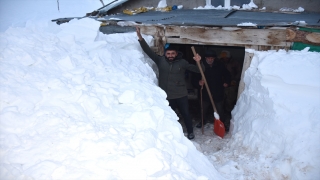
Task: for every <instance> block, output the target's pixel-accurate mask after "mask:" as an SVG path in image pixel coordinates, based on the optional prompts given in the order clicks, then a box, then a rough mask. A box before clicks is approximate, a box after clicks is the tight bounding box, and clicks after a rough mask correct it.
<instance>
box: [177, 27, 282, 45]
mask: <svg viewBox="0 0 320 180" xmlns="http://www.w3.org/2000/svg"><path fill="white" fill-rule="evenodd" d="M180 38H186V39H190V40H196V41H199V42H202V43H220V44H223V43H227V44H228V43H230V44H242V45H268V46H284V45H285V41H286V31H285V30H282V29H275V30H269V29H239V30H235V31H225V30H222V29H210V28H194V27H181V31H180Z"/></svg>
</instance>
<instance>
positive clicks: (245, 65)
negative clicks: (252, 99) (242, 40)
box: [237, 46, 258, 99]
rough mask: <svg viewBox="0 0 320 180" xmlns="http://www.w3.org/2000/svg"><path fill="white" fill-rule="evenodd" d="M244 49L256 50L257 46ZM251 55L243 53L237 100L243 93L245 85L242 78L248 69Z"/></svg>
mask: <svg viewBox="0 0 320 180" xmlns="http://www.w3.org/2000/svg"><path fill="white" fill-rule="evenodd" d="M246 49H255V50H258V46H246ZM253 55H254V54H252V53H248V52H245V55H244V61H243V66H242V72H241V79H240V82H239V88H238V97H237V99H239V97H240V95H241V93H242V92H243V91H244V87H245V83H244V80H243V78H244V74H245V72H246V70H247V69H248V68H249V67H250V64H251V61H252V58H253Z"/></svg>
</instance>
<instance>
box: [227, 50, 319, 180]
mask: <svg viewBox="0 0 320 180" xmlns="http://www.w3.org/2000/svg"><path fill="white" fill-rule="evenodd" d="M247 51H249V52H251V53H254V57H253V59H252V62H251V65H250V67H249V69H248V70H247V71H246V72H245V76H244V82H245V90H244V92H243V93H242V94H241V96H240V98H239V100H238V102H237V105H236V106H235V109H234V110H233V111H232V115H233V119H234V120H233V123H234V129H233V132H232V133H233V139H232V141H231V144H230V145H229V146H230V147H231V148H233V149H234V150H235V151H237V152H239V151H240V152H241V150H242V152H245V153H244V154H241V155H239V156H252V160H253V162H255V163H256V164H257V165H259V166H262V167H263V168H264V169H265V171H266V172H268V171H269V174H265V176H264V177H266V178H267V179H268V178H270V179H278V178H279V177H282V178H283V179H319V177H320V171H319V169H320V53H317V52H308V50H307V49H305V50H304V51H289V52H286V51H284V50H280V51H278V52H276V51H266V52H259V51H253V50H247ZM236 154H237V153H236ZM238 154H239V153H238ZM261 177H263V176H262V175H261Z"/></svg>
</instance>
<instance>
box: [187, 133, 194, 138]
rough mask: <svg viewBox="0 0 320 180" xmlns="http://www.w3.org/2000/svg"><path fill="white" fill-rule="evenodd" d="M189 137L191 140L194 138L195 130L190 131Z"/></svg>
mask: <svg viewBox="0 0 320 180" xmlns="http://www.w3.org/2000/svg"><path fill="white" fill-rule="evenodd" d="M188 139H189V140H191V139H194V134H193V132H192V133H188Z"/></svg>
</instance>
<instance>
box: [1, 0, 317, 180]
mask: <svg viewBox="0 0 320 180" xmlns="http://www.w3.org/2000/svg"><path fill="white" fill-rule="evenodd" d="M82 1H83V2H84V3H88V2H92V1H89V0H82ZM23 2H24V3H22V1H21V2H20V3H22V4H20V6H23V7H25V10H29V11H30V13H29V14H30V15H31V14H32V13H34V16H33V17H31V16H28V17H25V16H26V15H25V12H23V13H22V12H21V13H20V12H17V13H15V14H14V15H11V16H10V17H9V16H1V18H0V20H1V22H10V23H4V24H2V26H1V28H2V30H1V31H2V32H0V39H1V43H0V52H1V54H0V63H1V64H0V97H1V98H0V143H1V145H0V152H1V153H0V179H199V180H200V179H219V180H220V179H319V178H320V174H319V171H318V170H319V169H320V157H319V156H320V155H319V151H320V143H319V142H320V132H319V131H318V130H319V129H320V123H319V117H320V111H319V109H320V81H319V79H320V53H316V52H309V51H308V49H305V50H303V51H288V52H287V51H284V50H280V51H278V52H277V51H255V50H250V49H247V50H246V51H247V52H249V53H253V54H254V58H253V59H252V63H251V65H250V67H249V69H248V70H247V71H246V72H245V76H244V81H245V85H246V86H245V90H244V92H243V93H242V94H241V96H240V99H239V100H238V102H237V105H236V107H235V108H234V110H233V111H232V116H233V119H232V123H231V124H232V126H231V129H230V133H228V134H227V135H226V136H225V137H224V138H223V139H221V138H219V137H217V136H216V135H214V134H213V131H212V126H213V124H206V125H205V126H204V134H203V135H202V133H201V130H200V129H196V128H195V135H196V137H195V139H194V140H192V141H189V140H188V139H187V138H186V137H185V135H184V133H183V129H182V126H181V125H180V124H179V122H177V119H178V117H177V115H176V114H175V113H174V112H173V111H172V110H171V108H170V107H169V106H168V102H167V101H166V94H165V92H164V91H162V90H161V89H160V88H159V87H158V86H157V78H156V73H155V72H157V69H156V68H155V65H154V63H153V62H152V61H151V60H150V59H149V58H148V57H147V56H146V55H145V54H144V53H143V52H142V50H141V48H140V46H139V44H138V42H137V37H136V34H135V33H126V34H111V35H104V34H102V33H100V32H99V31H98V29H99V25H100V23H99V22H97V21H95V20H93V19H90V18H83V19H74V20H72V21H70V22H69V23H65V24H61V25H60V26H58V25H56V24H55V23H53V22H51V21H50V20H51V18H52V17H54V18H60V17H64V16H60V15H61V12H59V11H57V9H56V4H55V3H53V4H51V2H49V1H41V3H40V1H36V0H29V1H28V2H26V1H23ZM45 2H46V3H45ZM60 2H61V3H62V2H63V1H61V0H60ZM76 2H77V3H76ZM68 3H69V4H72V6H67V5H62V4H61V6H60V8H61V9H60V11H64V10H66V12H70V16H79V15H81V14H83V13H85V12H92V9H97V8H98V7H99V6H100V5H99V3H100V2H99V1H97V2H95V3H96V4H95V3H93V4H95V5H93V4H91V5H92V6H98V7H94V8H92V9H89V8H88V7H83V6H82V5H81V6H79V7H77V6H76V4H80V3H79V0H77V1H75V0H74V1H68ZM3 5H5V7H6V8H7V9H8V10H7V12H13V9H12V7H14V6H13V5H16V1H15V2H12V1H9V0H7V1H1V7H2V9H6V8H3V7H4V6H3ZM88 5H89V4H88ZM52 6H53V7H52ZM39 7H41V8H39ZM44 8H48V9H47V11H43V9H44ZM50 8H52V9H51V10H50ZM78 8H79V11H77V12H76V13H74V14H73V13H71V9H78ZM86 8H88V10H86ZM68 9H70V11H69V10H68ZM80 9H82V10H83V11H82V12H81V11H80ZM38 13H39V14H38ZM1 15H2V14H1ZM40 15H41V16H40ZM29 18H30V19H31V20H30V19H29ZM10 25H11V27H9V26H10ZM144 38H145V39H146V41H147V43H149V44H151V42H152V37H151V36H144Z"/></svg>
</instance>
